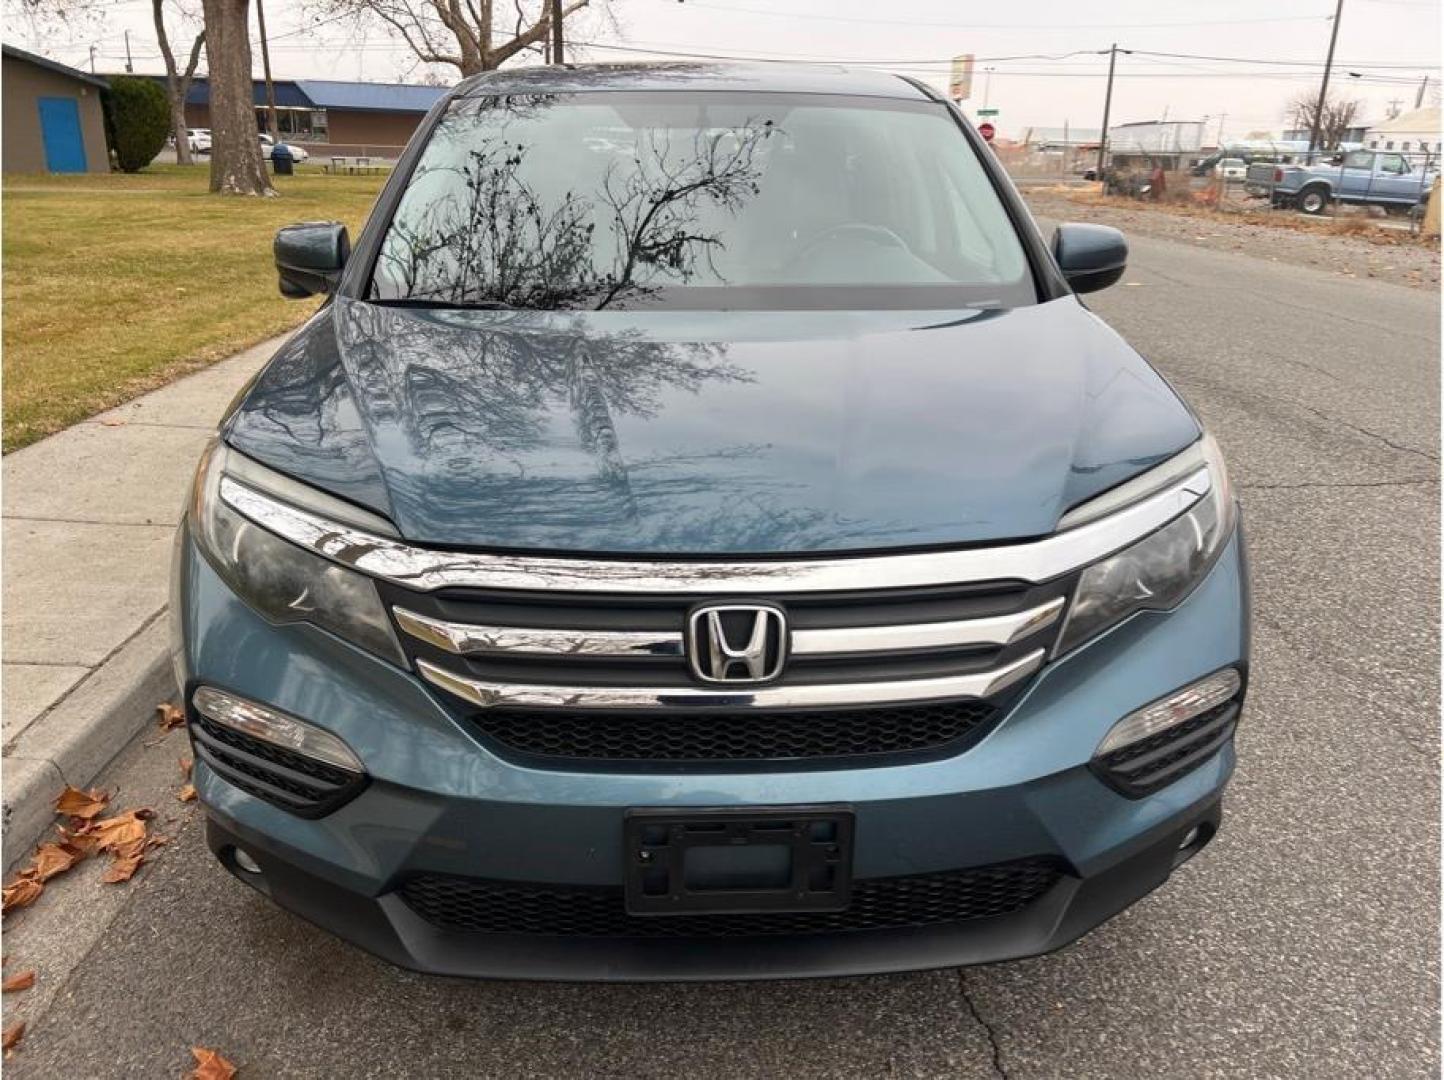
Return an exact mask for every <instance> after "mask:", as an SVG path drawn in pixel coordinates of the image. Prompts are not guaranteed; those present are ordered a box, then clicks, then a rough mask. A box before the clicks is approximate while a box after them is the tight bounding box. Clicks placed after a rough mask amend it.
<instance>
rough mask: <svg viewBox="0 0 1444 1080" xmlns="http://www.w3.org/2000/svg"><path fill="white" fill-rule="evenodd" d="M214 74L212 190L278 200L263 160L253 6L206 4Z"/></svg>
mask: <svg viewBox="0 0 1444 1080" xmlns="http://www.w3.org/2000/svg"><path fill="white" fill-rule="evenodd" d="M202 2H203V5H204V8H205V16H206V29H205V45H206V64H207V67H208V68H209V70H210V98H211V190H212V191H214V192H217V193H219V194H221V195H274V194H276V189H275V188H273V187H272V186H271V181H270V177H268V176H267V175H266V165H265V162H264V161H263V160H262V158H261V141H260V139H259V138H257V134H258V129H257V127H256V109H255V103H254V100H253V97H252V91H251V36H250V18H249V13H250V7H251V4H250V0H202Z"/></svg>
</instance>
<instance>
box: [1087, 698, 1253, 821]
mask: <svg viewBox="0 0 1444 1080" xmlns="http://www.w3.org/2000/svg"><path fill="white" fill-rule="evenodd" d="M1238 714H1239V705H1238V702H1237V701H1228V702H1225V703H1224V704H1222V705H1220V706H1218V707H1217V708H1215V709H1210V710H1209V711H1208V712H1206V713H1200V714H1199V715H1198V716H1195V717H1194V718H1193V719H1191V720H1188V721H1186V722H1185V723H1182V724H1179V725H1178V726H1177V727H1172V728H1169V729H1168V730H1166V731H1160V732H1159V733H1158V734H1157V735H1154V736H1152V737H1151V738H1147V739H1143V740H1141V741H1139V742H1136V743H1130V744H1129V745H1127V746H1125V747H1122V748H1121V749H1118V750H1115V751H1113V752H1112V753H1111V754H1105V755H1104V756H1103V757H1100V758H1094V759H1093V762H1092V767H1093V771H1094V773H1096V774H1097V775H1098V776H1099V777H1100V778H1101V779H1102V780H1103V781H1104V782H1105V783H1106V784H1108V785H1109V786H1110V787H1112V788H1114V789H1116V790H1117V791H1119V792H1120V793H1122V794H1124V795H1127V796H1128V797H1129V798H1133V799H1137V798H1142V797H1143V796H1144V795H1152V794H1153V793H1154V792H1155V791H1158V790H1160V789H1162V788H1164V787H1166V786H1168V785H1169V784H1171V783H1173V782H1174V781H1175V780H1177V779H1179V778H1180V777H1183V776H1186V775H1187V774H1188V773H1190V772H1192V771H1193V770H1194V769H1196V768H1198V767H1199V766H1200V765H1202V764H1203V763H1204V762H1205V761H1207V760H1208V759H1209V758H1210V757H1212V756H1213V755H1214V754H1215V753H1217V752H1218V750H1219V749H1220V748H1221V747H1222V746H1223V745H1224V743H1226V742H1228V740H1229V739H1231V738H1232V737H1233V732H1234V728H1236V727H1237V726H1238Z"/></svg>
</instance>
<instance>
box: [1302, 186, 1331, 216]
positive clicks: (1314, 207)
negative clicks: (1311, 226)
mask: <svg viewBox="0 0 1444 1080" xmlns="http://www.w3.org/2000/svg"><path fill="white" fill-rule="evenodd" d="M1328 205H1329V191H1328V189H1327V188H1321V187H1311V188H1304V190H1303V191H1301V192H1299V209H1300V210H1302V211H1303V212H1304V213H1306V214H1315V215H1317V214H1322V213H1323V212H1324V210H1325V208H1326V207H1327V206H1328Z"/></svg>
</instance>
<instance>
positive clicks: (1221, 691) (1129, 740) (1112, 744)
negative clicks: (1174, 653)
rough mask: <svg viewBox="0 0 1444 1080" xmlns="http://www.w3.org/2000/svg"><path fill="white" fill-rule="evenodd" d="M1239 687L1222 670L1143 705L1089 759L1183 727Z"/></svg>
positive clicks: (1232, 673) (1230, 671)
mask: <svg viewBox="0 0 1444 1080" xmlns="http://www.w3.org/2000/svg"><path fill="white" fill-rule="evenodd" d="M1242 685H1243V680H1242V679H1241V678H1240V677H1239V674H1238V670H1237V669H1236V668H1224V669H1223V670H1222V671H1215V672H1214V673H1213V674H1212V675H1208V676H1206V677H1204V678H1202V679H1199V680H1198V681H1197V682H1195V683H1189V684H1188V685H1187V686H1185V687H1184V688H1183V689H1182V690H1176V691H1174V692H1173V693H1172V694H1169V695H1168V697H1166V698H1162V699H1161V700H1159V701H1155V702H1154V703H1153V704H1151V705H1145V706H1144V707H1143V708H1141V709H1139V710H1138V711H1136V712H1131V713H1129V714H1128V715H1127V716H1125V717H1124V718H1123V719H1122V720H1120V721H1118V723H1116V724H1114V725H1113V727H1112V728H1110V729H1109V731H1108V734H1107V735H1105V736H1104V737H1103V741H1102V742H1101V743H1099V744H1098V749H1097V750H1096V751H1094V754H1093V756H1094V757H1104V756H1106V755H1108V754H1111V753H1113V752H1114V751H1115V750H1121V749H1123V748H1124V747H1125V746H1131V745H1133V744H1134V743H1136V742H1142V741H1143V740H1144V739H1149V738H1152V737H1153V736H1154V735H1157V734H1159V733H1160V732H1164V731H1167V730H1168V729H1169V728H1174V727H1177V726H1178V725H1179V724H1184V723H1187V722H1188V721H1189V720H1192V719H1193V718H1194V717H1195V716H1199V715H1201V714H1203V713H1206V712H1208V711H1209V710H1210V709H1212V708H1215V707H1217V706H1219V705H1222V704H1223V703H1224V702H1225V701H1228V700H1229V699H1230V698H1232V697H1233V696H1234V695H1235V694H1237V693H1238V691H1239V687H1241V686H1242Z"/></svg>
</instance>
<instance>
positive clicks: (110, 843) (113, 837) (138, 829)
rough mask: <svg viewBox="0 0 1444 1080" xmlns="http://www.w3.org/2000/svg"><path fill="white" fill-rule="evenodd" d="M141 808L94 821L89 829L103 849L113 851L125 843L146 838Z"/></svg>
mask: <svg viewBox="0 0 1444 1080" xmlns="http://www.w3.org/2000/svg"><path fill="white" fill-rule="evenodd" d="M140 814H141V811H139V810H128V811H126V812H125V813H124V814H116V815H115V816H114V817H108V818H101V819H100V820H99V821H96V822H92V823H91V826H90V828H89V829H88V830H86V831H87V833H88V835H90V836H92V837H94V838H95V843H96V846H97V847H99V848H100V849H101V850H102V851H112V850H114V849H115V848H116V847H119V846H121V845H123V844H128V843H131V842H132V841H135V840H144V839H145V819H144V818H142V817H141V816H140Z"/></svg>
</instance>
